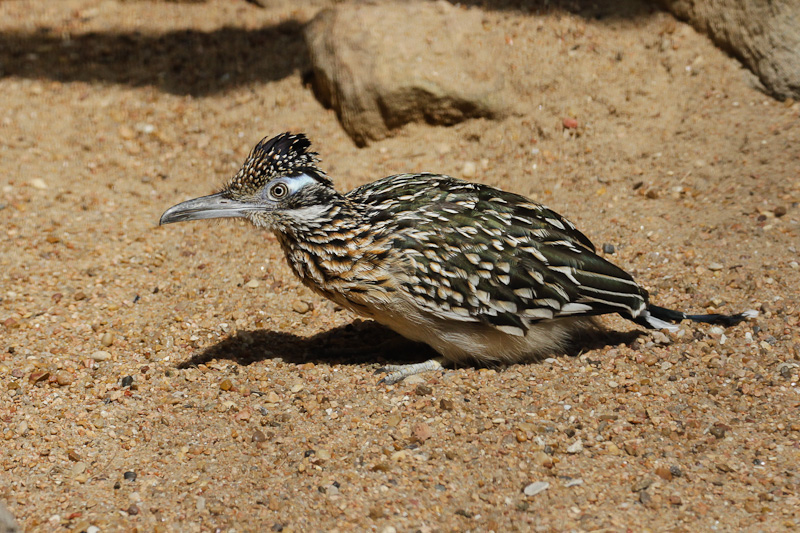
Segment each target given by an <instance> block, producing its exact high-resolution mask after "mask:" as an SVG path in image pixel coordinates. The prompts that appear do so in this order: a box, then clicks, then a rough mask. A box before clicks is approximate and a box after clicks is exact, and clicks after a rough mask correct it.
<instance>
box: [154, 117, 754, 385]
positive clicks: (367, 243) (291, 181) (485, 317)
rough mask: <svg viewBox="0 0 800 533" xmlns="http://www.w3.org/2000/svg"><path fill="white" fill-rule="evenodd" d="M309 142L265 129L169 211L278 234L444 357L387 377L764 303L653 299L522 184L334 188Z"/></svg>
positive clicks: (331, 281) (302, 263)
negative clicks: (208, 183)
mask: <svg viewBox="0 0 800 533" xmlns="http://www.w3.org/2000/svg"><path fill="white" fill-rule="evenodd" d="M309 148H310V143H309V141H308V139H307V138H306V137H305V135H302V134H301V135H292V134H289V133H283V134H281V135H278V136H277V137H274V138H272V139H266V138H265V139H263V140H262V141H261V142H259V143H258V145H256V147H255V148H254V149H253V151H252V152H251V154H250V155H249V156H248V158H247V160H246V161H245V162H244V165H243V166H242V168H241V169H240V170H239V172H238V173H237V174H236V175H235V176H234V177H233V179H231V180H230V182H229V183H228V184H227V185H226V186H225V187H224V188H223V190H222V191H221V192H219V193H217V194H212V195H210V196H203V197H201V198H196V199H194V200H189V201H186V202H183V203H180V204H178V205H176V206H174V207H171V208H169V209H168V210H167V211H166V212H165V213H164V214H163V215H162V216H161V222H160V223H161V224H169V223H172V222H182V221H185V220H199V219H205V218H225V217H242V218H246V219H248V220H249V221H250V222H252V223H253V224H254V225H255V226H256V227H259V228H264V229H267V230H271V231H272V232H273V233H275V235H276V236H277V238H278V241H279V242H280V245H281V247H282V248H283V251H284V252H285V254H286V258H287V260H288V261H289V264H290V265H291V267H292V270H294V272H295V274H297V276H298V277H299V278H300V279H301V280H302V282H303V283H304V284H305V285H306V286H308V287H309V288H311V289H313V290H314V291H316V292H317V293H319V294H321V295H322V296H324V297H326V298H328V299H330V300H333V301H334V302H336V303H337V304H339V305H341V306H343V307H345V308H347V309H350V310H352V311H354V312H355V313H357V314H359V315H363V316H366V317H369V318H372V319H374V320H376V321H377V322H379V323H381V324H384V325H386V326H388V327H389V328H391V329H393V330H394V331H396V332H397V333H399V334H400V335H403V336H404V337H407V338H409V339H411V340H414V341H419V342H423V343H426V344H428V345H429V346H431V347H432V348H433V349H434V350H436V352H438V353H439V354H440V355H441V357H438V358H435V359H431V360H430V361H426V362H424V363H417V364H413V365H404V366H391V367H387V368H386V370H387V371H390V372H391V373H390V374H389V375H387V376H386V377H385V378H384V379H383V381H384V382H387V383H394V382H396V381H399V380H400V379H403V378H404V377H406V376H409V375H411V374H416V373H418V372H422V371H425V370H433V369H437V368H441V364H442V363H443V362H444V361H449V362H456V363H458V362H464V361H469V360H472V361H476V362H479V363H512V362H517V361H520V360H523V359H525V358H529V357H535V356H541V355H544V354H549V353H553V352H556V351H559V350H562V349H563V348H564V346H565V344H566V343H567V342H568V341H569V339H570V337H571V336H572V335H573V334H574V333H575V332H576V331H577V330H580V329H581V328H585V327H587V326H588V325H589V324H590V323H591V317H592V316H594V315H601V314H605V313H618V314H620V315H622V316H623V317H625V318H627V319H630V320H633V321H634V322H636V323H637V324H640V325H642V326H644V327H646V328H650V329H668V330H675V329H677V326H675V325H674V324H672V322H678V321H680V320H683V319H689V320H693V321H695V322H709V323H715V324H722V325H724V326H732V325H734V324H737V323H739V322H740V321H742V320H744V319H746V318H749V317H753V316H755V315H756V313H755V311H746V312H744V313H740V314H735V315H722V314H712V315H687V314H685V313H682V312H679V311H673V310H670V309H664V308H662V307H658V306H655V305H653V304H651V303H649V301H648V294H647V291H646V290H645V289H643V288H642V287H641V286H640V285H639V284H638V283H636V282H635V281H634V280H633V278H632V277H631V275H630V274H628V273H627V272H625V271H623V270H622V269H620V268H619V267H617V266H615V265H613V264H611V263H610V262H608V261H607V260H605V259H604V258H602V257H600V256H598V255H597V254H596V253H595V248H594V245H593V244H592V242H591V241H590V240H589V239H588V238H587V237H586V236H585V235H584V234H583V233H581V232H580V231H578V230H577V229H575V226H574V225H573V224H572V222H570V221H569V220H567V219H565V218H564V217H562V216H561V215H559V214H558V213H555V212H554V211H551V210H550V209H548V208H547V207H545V206H543V205H541V204H538V203H536V202H534V201H532V200H529V199H527V198H525V197H523V196H520V195H518V194H513V193H510V192H505V191H502V190H500V189H496V188H494V187H489V186H487V185H482V184H479V183H470V182H467V181H462V180H460V179H456V178H452V177H449V176H443V175H438V174H426V173H423V174H398V175H396V176H389V177H387V178H383V179H381V180H378V181H376V182H374V183H369V184H367V185H363V186H361V187H358V188H356V189H354V190H352V191H350V192H349V193H347V194H342V193H339V192H338V191H336V190H335V189H334V188H333V183H332V182H331V180H330V179H329V178H328V177H327V176H326V174H325V173H324V172H323V171H322V170H320V168H319V167H318V166H317V162H318V158H317V154H316V153H315V152H312V151H310V150H309Z"/></svg>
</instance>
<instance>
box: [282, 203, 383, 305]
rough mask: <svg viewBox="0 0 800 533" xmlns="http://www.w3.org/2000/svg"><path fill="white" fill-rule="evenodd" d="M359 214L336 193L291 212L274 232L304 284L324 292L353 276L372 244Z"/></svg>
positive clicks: (360, 210) (356, 207)
mask: <svg viewBox="0 0 800 533" xmlns="http://www.w3.org/2000/svg"><path fill="white" fill-rule="evenodd" d="M362 211H363V209H361V208H360V206H359V205H357V204H355V203H353V202H352V201H350V200H349V199H347V198H346V197H344V196H342V195H340V194H339V193H336V194H335V195H334V196H332V197H331V198H330V199H329V201H327V202H326V203H324V204H315V205H312V206H309V207H304V208H300V209H296V210H294V211H293V213H292V217H291V219H290V220H287V221H286V224H285V226H284V227H283V228H281V230H282V231H281V230H276V231H275V234H276V236H277V237H278V241H279V242H280V243H281V247H282V248H283V251H284V253H285V254H286V259H287V260H288V262H289V264H290V265H291V267H292V270H294V272H295V274H297V276H298V277H299V278H300V279H301V280H302V281H303V283H304V284H306V285H307V286H309V287H311V288H313V289H315V290H317V291H320V292H324V291H325V288H326V287H330V288H331V289H332V290H333V287H332V284H337V283H341V282H343V280H346V279H348V278H350V277H352V275H353V274H354V272H353V269H354V268H356V267H357V265H358V263H359V262H360V261H361V259H362V258H363V256H364V254H365V246H368V245H369V244H371V239H370V238H369V234H370V232H368V231H365V229H366V228H365V225H364V223H363V220H364V217H363V213H362ZM366 241H370V242H366ZM326 296H327V295H326ZM328 297H330V296H328Z"/></svg>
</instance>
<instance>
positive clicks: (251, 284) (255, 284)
mask: <svg viewBox="0 0 800 533" xmlns="http://www.w3.org/2000/svg"><path fill="white" fill-rule="evenodd" d="M259 285H261V284H260V283H259V282H258V280H255V279H251V280H250V281H248V282H247V283H245V284H244V286H245V287H247V288H248V289H257V288H258V286H259Z"/></svg>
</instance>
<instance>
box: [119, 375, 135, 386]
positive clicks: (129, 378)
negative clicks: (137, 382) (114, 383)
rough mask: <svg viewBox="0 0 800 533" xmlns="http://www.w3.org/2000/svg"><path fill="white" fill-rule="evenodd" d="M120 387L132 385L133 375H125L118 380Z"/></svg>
mask: <svg viewBox="0 0 800 533" xmlns="http://www.w3.org/2000/svg"><path fill="white" fill-rule="evenodd" d="M120 384H121V385H122V387H130V386H131V385H133V376H125V377H124V378H122V379H121V380H120Z"/></svg>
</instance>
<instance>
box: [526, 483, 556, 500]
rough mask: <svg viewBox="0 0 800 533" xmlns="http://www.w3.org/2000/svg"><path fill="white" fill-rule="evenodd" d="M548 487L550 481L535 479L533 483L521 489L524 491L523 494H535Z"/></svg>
mask: <svg viewBox="0 0 800 533" xmlns="http://www.w3.org/2000/svg"><path fill="white" fill-rule="evenodd" d="M549 488H550V483H548V482H547V481H536V482H535V483H531V484H530V485H528V486H527V487H525V489H524V490H523V491H522V492H524V493H525V496H536V495H537V494H539V493H540V492H544V491H546V490H547V489H549Z"/></svg>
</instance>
